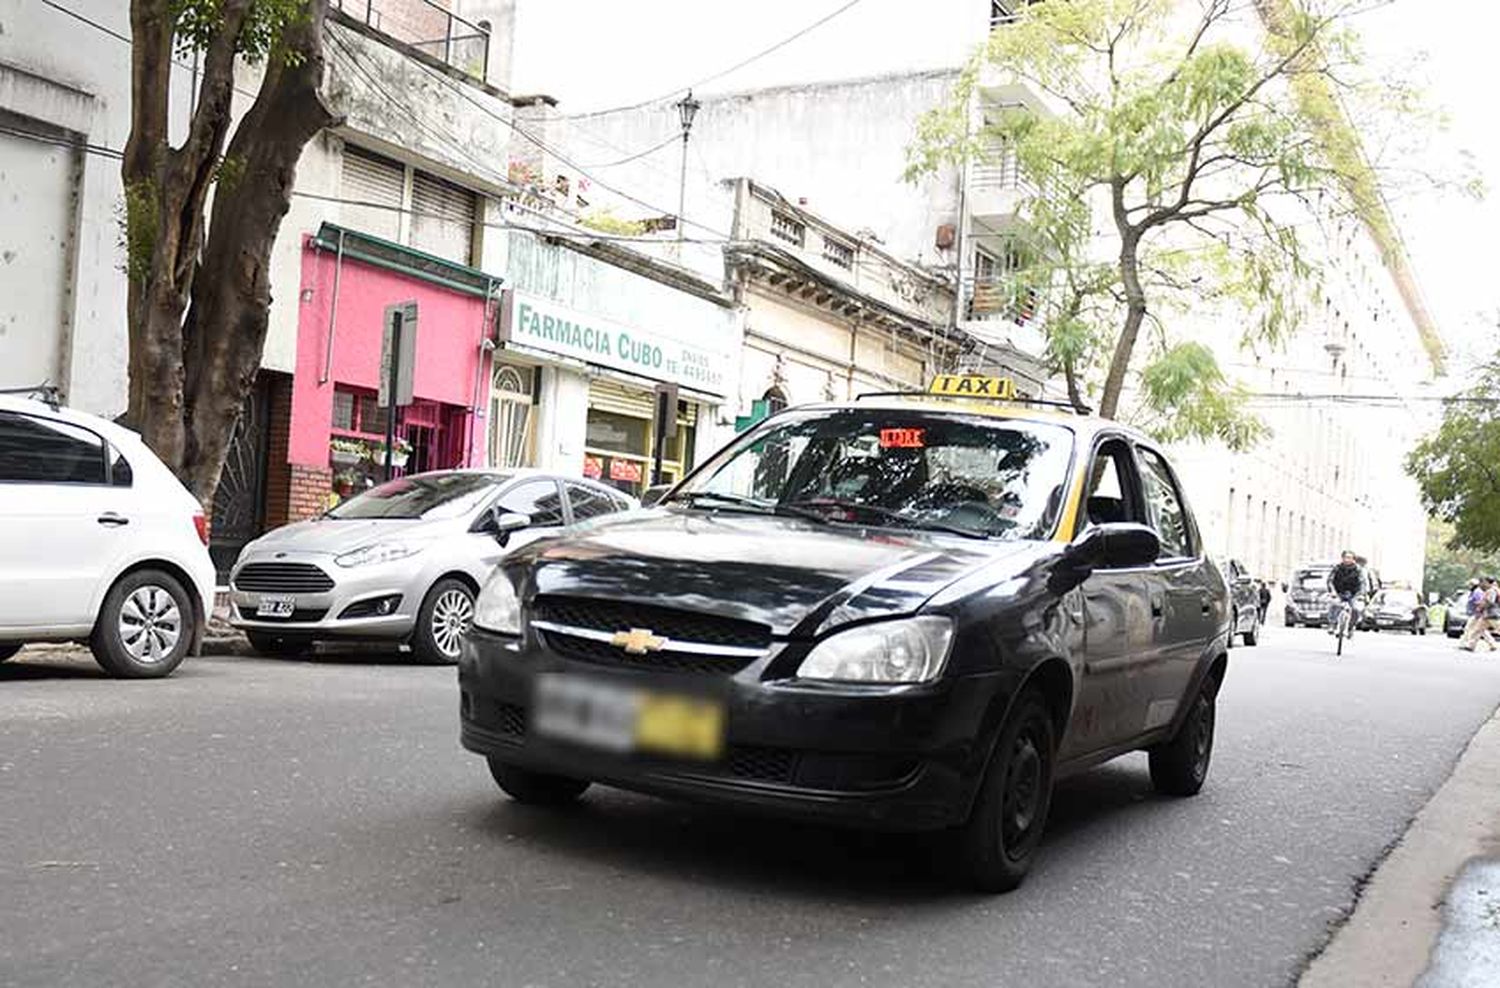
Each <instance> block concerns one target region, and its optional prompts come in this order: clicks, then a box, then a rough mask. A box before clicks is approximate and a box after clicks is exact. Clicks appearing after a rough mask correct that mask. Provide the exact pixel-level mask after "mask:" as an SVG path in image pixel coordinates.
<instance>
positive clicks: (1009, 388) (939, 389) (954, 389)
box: [927, 374, 1017, 401]
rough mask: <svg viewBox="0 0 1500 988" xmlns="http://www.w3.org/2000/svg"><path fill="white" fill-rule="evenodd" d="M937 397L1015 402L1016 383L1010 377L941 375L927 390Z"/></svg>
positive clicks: (935, 378)
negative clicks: (946, 396)
mask: <svg viewBox="0 0 1500 988" xmlns="http://www.w3.org/2000/svg"><path fill="white" fill-rule="evenodd" d="M927 390H928V392H929V393H931V394H935V395H954V396H955V397H962V398H993V399H994V400H996V401H1015V400H1016V397H1017V396H1016V382H1015V381H1014V380H1012V379H1011V378H1008V377H984V376H982V375H979V374H939V375H938V376H937V377H934V378H933V379H932V385H931V386H930V387H929V388H928V389H927Z"/></svg>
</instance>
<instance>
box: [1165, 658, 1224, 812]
mask: <svg viewBox="0 0 1500 988" xmlns="http://www.w3.org/2000/svg"><path fill="white" fill-rule="evenodd" d="M1214 689H1215V686H1214V683H1213V682H1212V681H1209V682H1207V683H1205V684H1203V689H1202V690H1200V691H1199V692H1198V696H1197V698H1196V699H1194V700H1193V706H1192V708H1191V709H1189V710H1188V715H1187V719H1186V720H1184V721H1183V722H1182V726H1181V727H1179V728H1178V729H1177V734H1176V736H1175V737H1173V738H1172V740H1170V741H1168V742H1167V743H1166V744H1162V745H1158V746H1157V747H1155V748H1152V749H1150V760H1151V784H1152V785H1153V786H1155V787H1156V791H1157V792H1159V793H1161V794H1163V795H1165V796H1196V795H1197V794H1198V790H1199V789H1202V788H1203V780H1204V779H1207V778H1208V763H1209V760H1210V759H1211V758H1212V757H1213V753H1214Z"/></svg>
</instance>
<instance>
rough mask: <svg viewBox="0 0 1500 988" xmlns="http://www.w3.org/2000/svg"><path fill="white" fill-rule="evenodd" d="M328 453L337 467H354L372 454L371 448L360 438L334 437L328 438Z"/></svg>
mask: <svg viewBox="0 0 1500 988" xmlns="http://www.w3.org/2000/svg"><path fill="white" fill-rule="evenodd" d="M328 455H329V457H330V458H331V459H332V460H333V465H334V466H335V467H352V466H354V465H355V464H357V463H359V462H360V461H361V460H363V459H364V458H365V457H367V456H369V455H370V448H369V447H368V446H366V445H365V444H364V443H362V442H360V441H359V440H358V439H343V438H339V437H334V438H333V439H330V440H328Z"/></svg>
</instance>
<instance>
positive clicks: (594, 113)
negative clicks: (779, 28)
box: [564, 0, 862, 120]
mask: <svg viewBox="0 0 1500 988" xmlns="http://www.w3.org/2000/svg"><path fill="white" fill-rule="evenodd" d="M861 2H862V0H848V2H847V3H845V4H843V5H842V6H840V7H837V8H835V9H834V10H832V11H830V12H829V13H827V14H824V15H823V16H822V17H820V18H818V19H817V20H815V21H813V22H812V23H811V24H809V25H807V26H806V27H804V28H802V29H801V30H799V31H797V32H796V33H795V34H792V35H789V36H787V37H785V38H782V39H781V40H780V41H778V42H776V43H775V44H773V45H771V46H770V47H769V48H764V49H762V50H761V51H758V52H756V53H755V54H754V55H751V56H749V57H748V58H744V59H741V60H740V61H738V62H735V63H734V64H733V65H731V66H729V68H727V69H723V70H721V71H719V72H715V73H714V74H713V75H710V76H705V77H704V78H702V79H699V80H697V81H695V82H691V83H689V84H688V85H686V86H678V87H677V88H676V89H673V90H670V91H669V92H666V93H663V94H662V95H660V96H656V97H653V98H651V99H646V100H641V101H640V102H639V103H631V104H628V105H626V106H613V107H609V108H608V109H604V110H590V111H588V112H587V113H574V114H569V115H567V116H565V117H564V119H566V120H588V119H590V118H592V117H602V116H604V115H605V114H609V113H620V112H622V111H625V110H639V109H640V108H641V107H643V106H650V105H651V104H652V103H660V102H662V101H663V100H666V99H670V98H671V97H673V96H676V95H677V94H678V93H684V92H687V91H688V90H690V89H697V88H699V87H701V86H705V85H707V84H708V83H710V82H717V81H718V80H720V79H722V78H724V77H725V76H727V75H731V74H732V73H735V72H738V71H739V70H740V69H742V68H744V67H745V66H747V65H749V64H751V63H752V62H758V61H760V60H761V59H762V58H765V57H766V56H767V55H770V54H771V53H773V52H776V51H779V50H781V49H782V48H785V47H786V46H787V45H789V44H791V43H792V42H794V41H796V40H797V39H799V38H801V37H802V36H803V35H805V34H808V33H810V32H812V31H814V30H816V29H818V28H820V27H822V26H823V25H824V24H827V23H828V22H829V21H831V20H833V19H834V18H835V17H837V16H839V15H840V14H842V13H843V12H844V11H846V10H848V9H849V8H851V7H853V6H855V5H856V4H859V3H861Z"/></svg>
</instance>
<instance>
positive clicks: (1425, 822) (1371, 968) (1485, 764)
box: [1298, 710, 1500, 988]
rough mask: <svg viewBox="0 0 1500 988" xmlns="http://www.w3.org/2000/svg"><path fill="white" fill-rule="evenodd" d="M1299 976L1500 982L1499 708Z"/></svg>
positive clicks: (1474, 986)
mask: <svg viewBox="0 0 1500 988" xmlns="http://www.w3.org/2000/svg"><path fill="white" fill-rule="evenodd" d="M1298 984H1299V988H1348V986H1353V985H1357V986H1360V988H1408V986H1411V985H1420V986H1421V988H1494V986H1496V985H1500V710H1497V711H1496V713H1495V714H1494V715H1492V716H1491V717H1490V719H1489V720H1487V721H1486V722H1485V723H1484V725H1483V726H1482V727H1481V728H1480V729H1479V731H1478V732H1477V733H1475V735H1474V737H1473V739H1472V740H1470V742H1469V746H1468V747H1467V748H1466V749H1465V750H1464V753H1463V755H1461V756H1460V757H1459V760H1458V763H1457V764H1456V765H1455V766H1454V769H1453V774H1452V775H1451V776H1449V778H1448V781H1447V782H1445V783H1443V786H1442V788H1441V789H1439V790H1438V791H1437V793H1436V794H1435V795H1434V796H1433V797H1432V800H1431V801H1430V802H1428V804H1427V805H1426V806H1425V807H1423V808H1422V811H1421V812H1420V813H1418V814H1417V816H1416V818H1415V819H1414V820H1413V821H1412V824H1411V827H1410V828H1408V830H1407V831H1406V834H1405V835H1404V836H1403V837H1402V838H1401V840H1400V842H1399V843H1398V844H1397V845H1396V846H1395V848H1394V850H1392V851H1391V853H1390V855H1389V856H1388V857H1387V858H1386V859H1385V860H1384V861H1383V862H1381V863H1380V865H1379V866H1378V867H1377V868H1376V870H1375V872H1374V874H1373V875H1372V876H1371V878H1370V881H1369V882H1368V883H1367V884H1366V885H1365V886H1364V889H1363V892H1362V894H1361V895H1360V897H1359V900H1358V902H1357V904H1356V906H1355V909H1354V912H1353V913H1352V914H1351V915H1350V917H1349V919H1348V921H1347V922H1346V923H1345V924H1344V925H1343V926H1342V927H1340V928H1339V929H1338V931H1337V932H1336V933H1335V934H1334V936H1333V939H1332V940H1331V941H1330V942H1329V943H1328V945H1327V947H1326V948H1325V949H1324V950H1323V952H1322V953H1321V954H1319V955H1318V956H1317V957H1316V958H1315V959H1314V960H1313V961H1312V963H1311V964H1310V965H1308V968H1307V970H1306V971H1305V972H1304V973H1303V975H1302V978H1301V980H1300V981H1299V982H1298Z"/></svg>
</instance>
